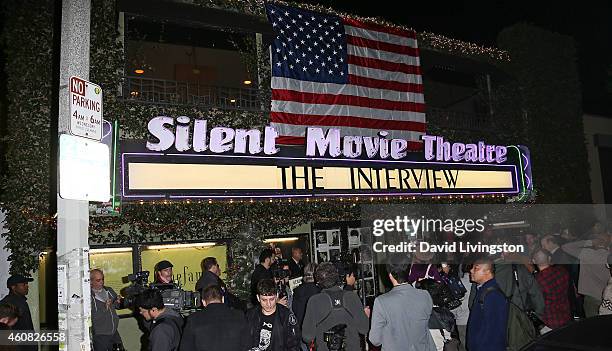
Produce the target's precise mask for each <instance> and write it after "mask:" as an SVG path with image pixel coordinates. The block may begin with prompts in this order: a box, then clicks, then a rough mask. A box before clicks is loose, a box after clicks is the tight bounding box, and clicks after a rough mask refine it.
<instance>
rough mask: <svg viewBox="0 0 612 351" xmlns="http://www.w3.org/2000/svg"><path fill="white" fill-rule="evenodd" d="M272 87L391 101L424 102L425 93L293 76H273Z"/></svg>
mask: <svg viewBox="0 0 612 351" xmlns="http://www.w3.org/2000/svg"><path fill="white" fill-rule="evenodd" d="M272 89H287V90H295V91H302V92H306V93H325V94H345V95H354V96H363V97H375V98H380V99H384V100H391V101H414V102H418V103H424V102H425V98H424V96H423V94H418V93H406V92H398V91H395V90H385V89H376V88H368V87H362V86H358V85H350V84H336V83H319V82H310V81H304V80H299V79H293V78H285V77H272Z"/></svg>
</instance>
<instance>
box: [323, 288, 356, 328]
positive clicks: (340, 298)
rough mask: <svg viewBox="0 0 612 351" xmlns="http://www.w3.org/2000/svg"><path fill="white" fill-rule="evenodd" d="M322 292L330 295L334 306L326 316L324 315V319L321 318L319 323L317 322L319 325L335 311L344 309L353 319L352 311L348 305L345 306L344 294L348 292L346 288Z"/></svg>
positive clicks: (330, 300)
mask: <svg viewBox="0 0 612 351" xmlns="http://www.w3.org/2000/svg"><path fill="white" fill-rule="evenodd" d="M322 292H323V293H325V294H326V295H327V296H329V302H330V303H331V307H332V308H331V310H329V312H328V313H327V314H326V315H325V317H323V319H321V320H320V321H319V323H317V326H318V325H319V324H321V323H323V321H325V320H326V319H327V317H329V316H330V315H331V314H332V313H333V312H334V311H342V310H344V311H346V313H348V315H349V316H351V319H352V318H354V316H353V314H352V313H351V311H349V310H348V309H347V308H346V307H344V294H345V293H346V291H344V290H339V291H329V290H323V291H322Z"/></svg>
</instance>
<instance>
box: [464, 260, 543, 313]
mask: <svg viewBox="0 0 612 351" xmlns="http://www.w3.org/2000/svg"><path fill="white" fill-rule="evenodd" d="M505 256H506V257H505V258H501V259H498V260H495V261H494V265H495V267H494V271H495V281H496V282H497V285H498V286H499V288H500V289H501V291H502V292H503V293H504V294H505V295H506V296H508V297H509V298H510V300H511V301H512V303H514V304H515V305H517V306H518V307H520V308H521V309H522V310H523V311H534V312H535V313H536V314H537V315H538V316H540V317H541V316H542V315H544V296H543V295H542V291H541V290H540V287H539V286H538V282H536V280H535V278H534V277H533V274H531V273H530V272H529V270H527V268H526V266H525V265H524V264H523V263H513V262H522V261H521V259H519V258H517V257H516V256H512V257H511V256H510V254H506V255H505ZM515 272H516V273H515ZM515 274H516V275H515ZM516 278H518V284H517V283H516V280H517V279H516ZM475 303H476V286H475V285H474V284H472V290H471V292H470V300H469V306H470V308H473V305H474V304H475Z"/></svg>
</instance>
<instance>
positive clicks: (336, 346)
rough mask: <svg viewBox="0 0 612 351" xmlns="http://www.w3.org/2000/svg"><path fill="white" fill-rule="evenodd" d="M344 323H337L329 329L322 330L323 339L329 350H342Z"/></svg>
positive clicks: (344, 331)
mask: <svg viewBox="0 0 612 351" xmlns="http://www.w3.org/2000/svg"><path fill="white" fill-rule="evenodd" d="M345 334H346V324H337V325H335V326H334V327H332V328H331V329H329V330H327V331H325V332H323V341H325V343H326V344H327V348H328V349H329V351H340V350H344V347H345V343H344V341H345V340H346V338H345Z"/></svg>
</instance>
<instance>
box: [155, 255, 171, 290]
mask: <svg viewBox="0 0 612 351" xmlns="http://www.w3.org/2000/svg"><path fill="white" fill-rule="evenodd" d="M172 267H174V266H173V265H172V263H170V261H166V260H163V261H159V262H157V264H156V265H155V279H154V280H153V283H155V284H174V281H173V278H172Z"/></svg>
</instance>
